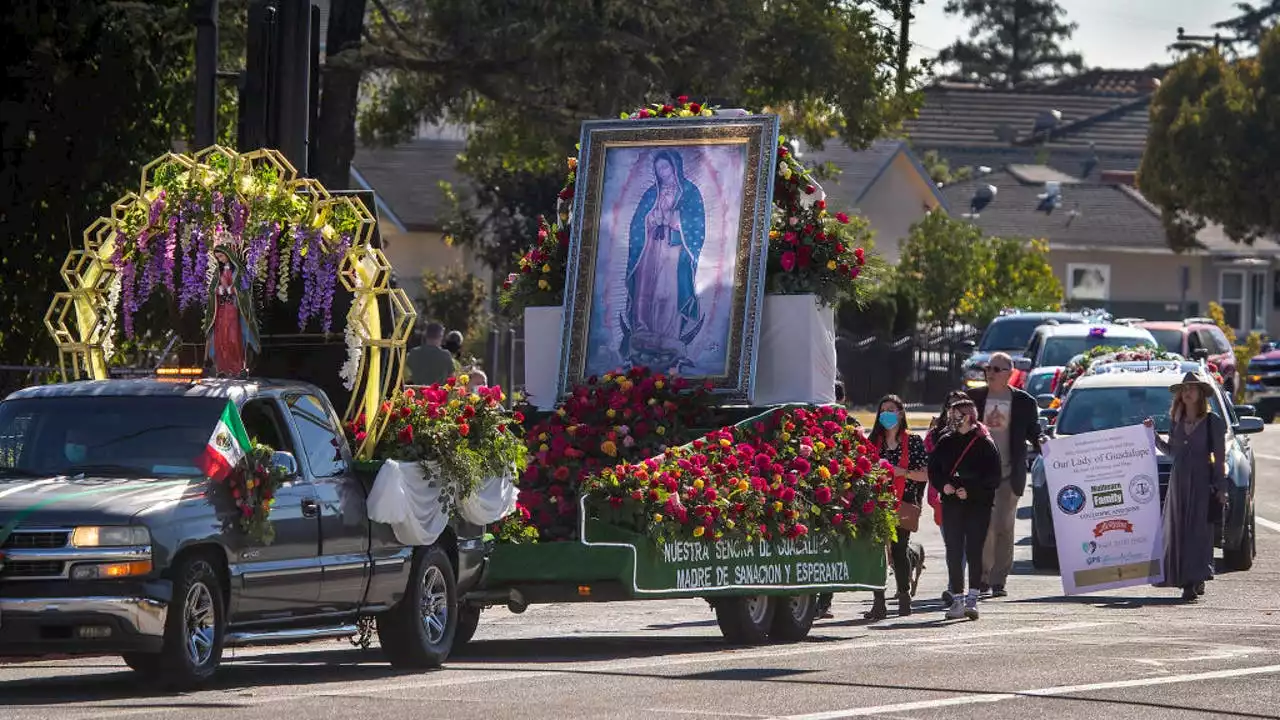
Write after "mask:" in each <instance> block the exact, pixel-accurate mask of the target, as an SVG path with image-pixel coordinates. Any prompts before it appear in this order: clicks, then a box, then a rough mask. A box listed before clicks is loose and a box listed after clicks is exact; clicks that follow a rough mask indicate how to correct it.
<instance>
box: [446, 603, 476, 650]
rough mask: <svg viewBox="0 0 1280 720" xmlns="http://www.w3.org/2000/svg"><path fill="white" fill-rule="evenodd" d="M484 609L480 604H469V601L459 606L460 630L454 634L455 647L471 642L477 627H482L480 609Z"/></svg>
mask: <svg viewBox="0 0 1280 720" xmlns="http://www.w3.org/2000/svg"><path fill="white" fill-rule="evenodd" d="M482 609H483V608H481V607H480V606H478V605H468V604H467V603H463V604H462V605H460V606H458V631H457V633H455V634H454V636H453V646H454V647H455V648H459V647H462V646H463V645H466V644H467V643H469V642H471V638H472V637H474V636H475V634H476V628H478V627H480V611H481V610H482Z"/></svg>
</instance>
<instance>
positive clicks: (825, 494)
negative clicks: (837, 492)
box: [813, 485, 832, 505]
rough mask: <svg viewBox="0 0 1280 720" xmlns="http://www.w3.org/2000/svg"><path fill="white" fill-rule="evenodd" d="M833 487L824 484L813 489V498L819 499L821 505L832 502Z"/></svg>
mask: <svg viewBox="0 0 1280 720" xmlns="http://www.w3.org/2000/svg"><path fill="white" fill-rule="evenodd" d="M831 497H832V495H831V488H829V487H827V486H825V485H823V486H821V487H819V488H818V489H817V490H814V491H813V499H815V500H817V501H818V504H819V505H826V504H827V503H829V502H831Z"/></svg>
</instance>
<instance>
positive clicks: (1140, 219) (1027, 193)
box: [942, 168, 1280, 256]
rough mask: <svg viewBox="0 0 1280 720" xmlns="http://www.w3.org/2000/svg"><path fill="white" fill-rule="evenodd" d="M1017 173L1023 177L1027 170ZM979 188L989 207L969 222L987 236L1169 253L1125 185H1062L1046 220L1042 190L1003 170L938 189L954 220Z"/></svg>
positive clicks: (1257, 246)
mask: <svg viewBox="0 0 1280 720" xmlns="http://www.w3.org/2000/svg"><path fill="white" fill-rule="evenodd" d="M1020 170H1021V172H1022V173H1024V174H1025V173H1026V168H1022V169H1020ZM979 185H994V186H995V187H996V188H997V193H996V197H995V199H994V200H993V201H992V202H991V204H989V205H987V207H986V208H984V209H983V210H982V212H981V213H979V216H978V217H977V218H973V219H971V221H972V222H973V223H974V224H976V225H977V226H978V227H980V228H982V230H983V232H986V233H988V234H990V235H996V236H1002V237H1027V238H1043V239H1045V240H1047V241H1048V242H1049V245H1050V246H1051V247H1053V248H1055V249H1064V250H1097V251H1104V252H1105V251H1120V252H1170V250H1169V245H1168V241H1167V237H1166V235H1165V231H1164V225H1163V224H1162V223H1161V221H1160V211H1159V209H1158V208H1156V207H1155V206H1154V205H1152V204H1151V202H1150V201H1148V200H1147V199H1146V198H1144V197H1143V196H1142V194H1141V193H1139V192H1138V191H1137V190H1135V189H1133V188H1131V187H1129V186H1127V185H1112V184H1102V183H1098V182H1088V181H1083V182H1077V183H1076V184H1066V183H1064V184H1063V185H1062V198H1063V202H1062V205H1061V206H1060V207H1058V208H1057V209H1056V210H1054V211H1053V214H1051V215H1046V214H1045V213H1043V212H1038V211H1036V206H1037V205H1038V204H1039V202H1040V199H1039V197H1038V196H1039V195H1040V194H1041V193H1043V192H1044V184H1043V183H1028V182H1023V181H1021V180H1019V179H1018V178H1017V177H1016V176H1015V175H1014V174H1012V173H1011V172H1009V170H1008V169H1002V170H999V171H996V172H993V173H991V174H989V175H986V176H983V177H980V178H974V179H972V180H967V181H965V182H961V183H956V184H954V185H951V186H949V187H945V188H943V190H942V192H943V194H944V195H946V197H947V200H948V203H949V204H950V206H951V208H952V214H953V215H955V216H959V215H961V214H964V213H968V212H969V203H970V199H971V198H972V197H973V193H974V190H975V188H977V187H978V186H979ZM1199 240H1200V242H1201V244H1202V245H1204V249H1205V251H1206V252H1209V253H1211V254H1213V255H1233V254H1240V255H1268V256H1270V255H1277V254H1280V245H1277V244H1276V243H1274V242H1272V241H1270V240H1259V241H1258V242H1256V243H1254V245H1253V247H1252V248H1250V247H1247V246H1242V245H1238V244H1236V243H1233V242H1231V240H1230V239H1228V238H1226V236H1225V235H1224V234H1223V233H1222V230H1221V228H1218V227H1216V226H1210V227H1208V228H1205V230H1203V231H1202V232H1201V233H1200V236H1199Z"/></svg>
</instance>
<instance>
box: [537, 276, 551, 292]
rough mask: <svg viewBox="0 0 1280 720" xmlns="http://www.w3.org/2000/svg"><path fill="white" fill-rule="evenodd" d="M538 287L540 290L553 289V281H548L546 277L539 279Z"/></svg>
mask: <svg viewBox="0 0 1280 720" xmlns="http://www.w3.org/2000/svg"><path fill="white" fill-rule="evenodd" d="M538 289H539V290H550V289H551V283H549V282H547V280H546V278H542V279H540V280H538Z"/></svg>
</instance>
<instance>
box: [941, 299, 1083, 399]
mask: <svg viewBox="0 0 1280 720" xmlns="http://www.w3.org/2000/svg"><path fill="white" fill-rule="evenodd" d="M1082 322H1084V319H1083V318H1082V316H1081V315H1080V314H1078V313H1069V312H1026V313H1024V312H1019V311H1016V310H1013V311H1006V312H1005V314H1002V315H1000V316H999V317H997V318H996V319H994V320H992V321H991V324H990V325H988V326H987V329H986V330H985V331H983V333H982V338H981V339H980V340H979V341H978V343H977V345H976V346H974V347H973V354H972V355H970V356H969V359H968V360H966V361H965V363H964V366H963V378H962V379H963V381H964V386H965V387H966V388H972V387H982V386H983V385H986V384H987V378H986V375H985V374H984V373H983V368H985V367H986V366H987V361H988V360H990V359H991V356H992V355H993V354H994V353H997V352H1006V353H1009V354H1010V355H1011V356H1013V357H1015V358H1016V357H1020V356H1021V355H1022V351H1023V350H1024V349H1026V347H1027V342H1029V341H1030V340H1031V334H1032V333H1034V332H1035V330H1036V328H1038V327H1040V326H1041V325H1061V324H1074V323H1082Z"/></svg>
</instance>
